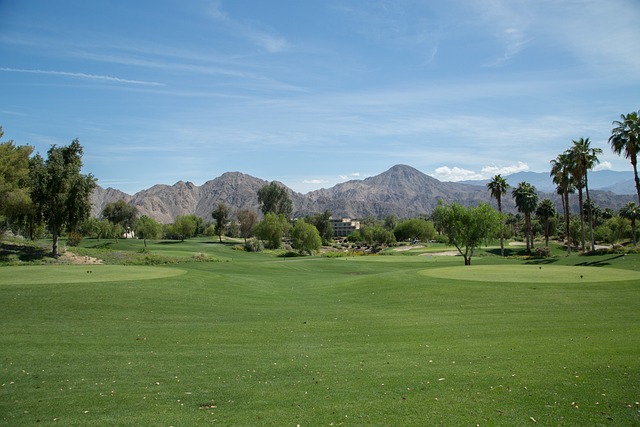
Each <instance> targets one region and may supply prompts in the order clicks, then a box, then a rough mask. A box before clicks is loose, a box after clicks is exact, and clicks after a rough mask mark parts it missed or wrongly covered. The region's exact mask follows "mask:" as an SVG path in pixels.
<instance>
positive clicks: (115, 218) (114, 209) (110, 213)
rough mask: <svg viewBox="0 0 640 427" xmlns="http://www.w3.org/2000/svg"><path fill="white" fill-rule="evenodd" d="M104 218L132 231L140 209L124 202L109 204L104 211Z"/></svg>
mask: <svg viewBox="0 0 640 427" xmlns="http://www.w3.org/2000/svg"><path fill="white" fill-rule="evenodd" d="M102 218H104V219H107V220H109V221H110V222H111V223H113V224H120V225H121V226H122V228H124V229H125V230H132V229H134V228H135V226H136V221H137V219H138V208H136V207H135V206H133V205H130V204H128V203H127V202H125V201H124V200H118V201H117V202H112V203H108V204H107V205H106V206H105V207H104V209H102Z"/></svg>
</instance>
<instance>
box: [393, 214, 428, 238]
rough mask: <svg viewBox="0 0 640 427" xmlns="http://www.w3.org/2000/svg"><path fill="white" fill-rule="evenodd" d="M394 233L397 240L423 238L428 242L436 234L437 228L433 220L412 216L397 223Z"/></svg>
mask: <svg viewBox="0 0 640 427" xmlns="http://www.w3.org/2000/svg"><path fill="white" fill-rule="evenodd" d="M393 234H394V235H395V238H396V240H397V241H402V240H411V241H415V240H422V241H423V242H426V241H428V240H431V239H433V238H434V237H435V236H436V229H435V227H434V226H433V223H432V222H431V221H427V220H424V219H421V218H411V219H407V220H405V221H402V222H400V223H398V224H397V225H396V227H395V228H394V230H393Z"/></svg>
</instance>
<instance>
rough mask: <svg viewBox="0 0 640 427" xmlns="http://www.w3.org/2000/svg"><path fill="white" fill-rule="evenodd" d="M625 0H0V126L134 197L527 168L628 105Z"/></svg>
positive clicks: (630, 75) (598, 137)
mask: <svg viewBox="0 0 640 427" xmlns="http://www.w3.org/2000/svg"><path fill="white" fill-rule="evenodd" d="M639 22H640V2H638V1H637V0H608V1H606V2H605V1H601V0H566V1H563V0H504V1H502V0H449V1H427V0H425V1H417V0H416V1H412V0H388V1H386V0H349V1H347V0H305V1H300V0H271V1H261V0H233V1H232V0H226V1H225V0H218V1H216V0H210V1H204V0H193V1H185V2H177V1H169V0H153V1H150V0H137V1H124V0H101V1H70V0H57V1H55V2H53V1H49V0H0V91H1V92H0V93H1V94H2V95H1V98H0V99H1V100H2V101H1V102H0V125H2V126H3V128H4V131H5V136H4V138H3V140H7V139H13V140H14V141H15V142H16V143H17V144H20V145H24V144H29V145H33V146H34V147H35V148H36V150H37V151H40V152H41V153H43V154H44V153H46V151H47V150H48V149H49V147H50V146H51V145H52V144H58V145H66V144H68V143H70V142H71V141H72V140H73V139H74V138H76V137H77V138H79V139H80V142H81V143H82V145H83V146H84V149H85V153H84V158H83V159H84V164H85V172H91V173H93V174H94V175H95V176H96V177H97V178H98V183H99V184H100V185H102V186H103V187H109V186H110V187H114V188H118V189H120V190H123V191H125V192H127V193H130V194H133V193H135V192H136V191H139V190H141V189H145V188H149V187H150V186H152V185H153V184H159V183H161V184H173V183H175V182H177V181H179V180H184V181H192V182H194V183H195V184H198V185H201V184H203V183H204V182H205V181H207V180H210V179H213V178H215V177H217V176H219V175H221V174H222V173H224V172H229V171H239V172H244V173H247V174H250V175H253V176H256V177H259V178H262V179H266V180H269V181H271V180H278V181H281V182H283V183H285V184H286V185H288V186H289V187H291V188H292V189H294V190H296V191H300V192H307V191H310V190H313V189H317V188H321V187H325V188H326V187H330V186H333V185H335V184H337V183H339V182H342V181H345V180H349V179H362V178H365V177H367V176H372V175H376V174H379V173H381V172H384V171H385V170H387V169H389V168H390V167H391V166H393V165H395V164H400V163H402V164H408V165H411V166H413V167H415V168H417V169H419V170H420V171H422V172H424V173H426V174H429V175H431V176H434V177H436V178H438V179H440V180H443V181H449V180H460V179H480V178H486V177H490V176H493V175H495V174H496V173H502V174H503V175H504V174H509V173H511V172H518V171H522V170H530V171H537V172H545V171H548V169H549V161H550V160H551V159H553V158H555V157H556V155H557V154H559V153H561V152H562V151H564V150H565V149H566V148H568V147H569V145H570V144H571V140H572V139H578V138H580V137H589V138H591V140H592V144H593V146H595V147H600V148H602V149H603V151H604V153H603V155H602V156H601V157H600V158H601V161H602V163H601V165H600V166H599V167H600V168H609V169H614V170H630V169H631V166H630V164H629V163H628V161H627V160H626V159H623V158H620V157H618V156H616V155H614V154H613V153H612V152H611V150H610V148H609V146H608V143H607V139H608V137H609V135H610V132H611V128H612V125H611V122H612V121H613V120H616V119H618V118H619V116H620V114H621V113H625V114H626V113H629V112H631V111H637V110H638V109H640V50H639V48H638V40H640V25H638V23H639Z"/></svg>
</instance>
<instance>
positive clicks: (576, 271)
mask: <svg viewBox="0 0 640 427" xmlns="http://www.w3.org/2000/svg"><path fill="white" fill-rule="evenodd" d="M420 274H423V275H425V276H429V277H437V278H440V279H451V280H473V281H478V282H498V283H500V282H512V283H513V282H519V283H580V282H583V283H584V282H610V281H623V280H636V281H639V282H640V272H638V271H631V270H620V269H615V268H598V267H581V266H560V265H543V266H538V265H478V266H474V265H470V266H464V265H460V266H455V267H442V268H431V269H428V270H422V271H420Z"/></svg>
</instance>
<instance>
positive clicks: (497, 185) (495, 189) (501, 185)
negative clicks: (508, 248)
mask: <svg viewBox="0 0 640 427" xmlns="http://www.w3.org/2000/svg"><path fill="white" fill-rule="evenodd" d="M487 188H489V191H490V192H491V197H493V198H494V199H496V200H497V201H498V212H500V255H502V256H504V224H503V221H504V220H503V218H502V196H504V195H505V194H507V189H508V188H509V184H507V180H506V179H504V178H503V177H502V176H500V175H496V176H494V177H493V178H492V179H491V181H489V183H488V184H487Z"/></svg>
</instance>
